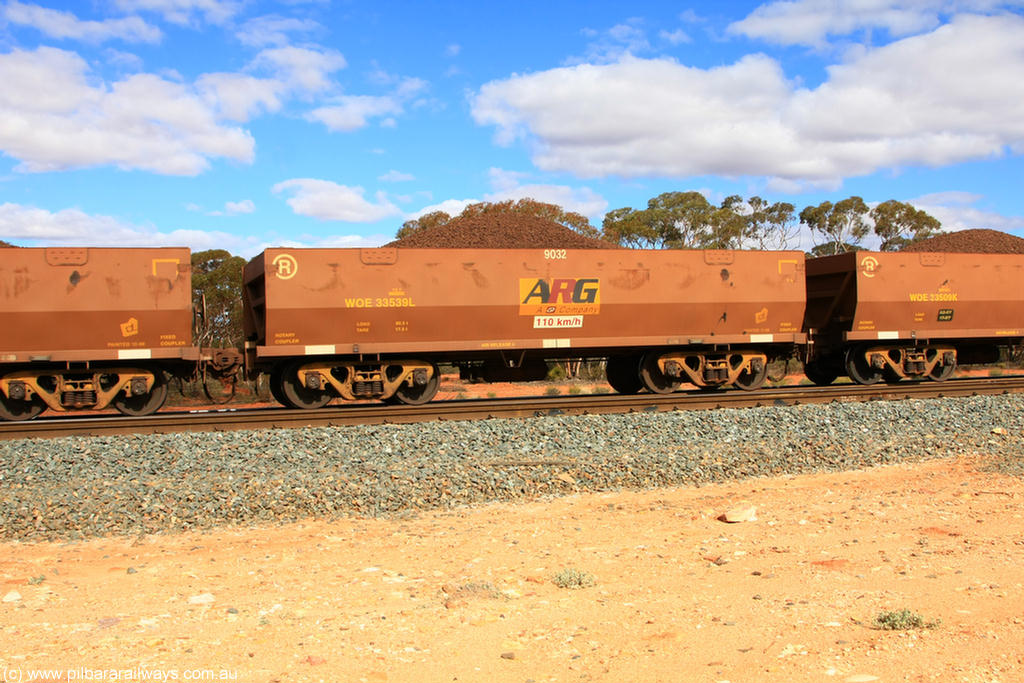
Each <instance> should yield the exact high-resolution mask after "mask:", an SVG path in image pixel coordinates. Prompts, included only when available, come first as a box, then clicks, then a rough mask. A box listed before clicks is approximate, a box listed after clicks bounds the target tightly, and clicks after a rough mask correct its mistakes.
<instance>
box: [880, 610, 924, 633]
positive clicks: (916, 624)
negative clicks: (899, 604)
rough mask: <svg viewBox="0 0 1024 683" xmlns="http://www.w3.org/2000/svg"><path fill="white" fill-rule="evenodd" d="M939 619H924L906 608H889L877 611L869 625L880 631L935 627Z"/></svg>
mask: <svg viewBox="0 0 1024 683" xmlns="http://www.w3.org/2000/svg"><path fill="white" fill-rule="evenodd" d="M939 623H940V621H939V620H938V619H936V620H935V621H925V620H924V617H922V616H921V615H920V614H915V613H914V612H911V611H910V610H908V609H900V610H891V611H888V612H879V613H878V614H877V615H876V616H875V619H874V621H872V622H871V627H872V628H876V629H879V630H882V631H909V630H911V629H915V628H936V627H938V625H939Z"/></svg>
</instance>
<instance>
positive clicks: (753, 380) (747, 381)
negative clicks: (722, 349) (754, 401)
mask: <svg viewBox="0 0 1024 683" xmlns="http://www.w3.org/2000/svg"><path fill="white" fill-rule="evenodd" d="M767 378H768V365H767V364H764V365H762V366H761V371H760V372H751V371H750V370H744V371H743V372H741V373H740V374H739V376H738V377H737V378H736V386H737V387H739V388H740V389H743V390H744V391H753V390H754V389H760V388H761V387H762V386H764V381H765V380H766V379H767Z"/></svg>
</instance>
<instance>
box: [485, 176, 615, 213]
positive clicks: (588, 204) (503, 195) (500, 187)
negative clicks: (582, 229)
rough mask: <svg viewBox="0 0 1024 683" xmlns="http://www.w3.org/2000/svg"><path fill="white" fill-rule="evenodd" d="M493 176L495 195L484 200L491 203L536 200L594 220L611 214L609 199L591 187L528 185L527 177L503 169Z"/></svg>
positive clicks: (493, 193)
mask: <svg viewBox="0 0 1024 683" xmlns="http://www.w3.org/2000/svg"><path fill="white" fill-rule="evenodd" d="M489 175H490V179H491V186H492V187H493V188H494V191H493V192H491V193H489V194H487V195H486V196H485V197H484V199H485V200H486V201H488V202H501V201H505V200H506V199H535V200H537V201H538V202H544V203H547V204H555V205H557V206H560V207H562V208H563V209H565V210H566V211H574V212H576V213H578V214H581V215H583V216H587V217H591V218H593V217H596V216H603V215H604V213H605V212H606V211H607V210H608V202H607V201H606V200H605V198H604V197H602V196H601V195H599V194H598V193H597V192H594V191H593V190H592V189H590V188H589V187H570V186H568V185H551V184H544V183H524V182H523V180H524V179H525V177H526V174H523V173H517V172H514V171H506V170H504V169H500V168H492V169H491V170H490V173H489Z"/></svg>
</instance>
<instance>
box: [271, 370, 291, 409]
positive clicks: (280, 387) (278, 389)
mask: <svg viewBox="0 0 1024 683" xmlns="http://www.w3.org/2000/svg"><path fill="white" fill-rule="evenodd" d="M269 384H270V395H271V396H273V397H274V400H275V401H277V402H278V403H280V404H281V405H283V406H284V407H285V408H295V407H297V406H293V405H292V404H291V402H289V401H288V397H287V396H285V395H284V366H283V365H275V366H274V369H273V370H271V371H270V380H269Z"/></svg>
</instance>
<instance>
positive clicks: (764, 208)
mask: <svg viewBox="0 0 1024 683" xmlns="http://www.w3.org/2000/svg"><path fill="white" fill-rule="evenodd" d="M747 206H748V207H750V213H749V214H748V215H747V227H746V237H747V239H748V240H750V242H751V243H752V244H753V245H755V247H756V248H757V249H787V248H789V243H790V242H791V241H792V240H793V239H794V238H795V237H796V234H797V231H798V229H799V228H798V225H797V221H796V215H795V213H794V212H795V211H796V209H795V207H794V206H793V205H792V204H789V203H788V202H775V203H774V204H769V203H768V202H767V201H765V200H764V199H761V198H760V197H757V196H754V197H751V198H750V199H748V200H747Z"/></svg>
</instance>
